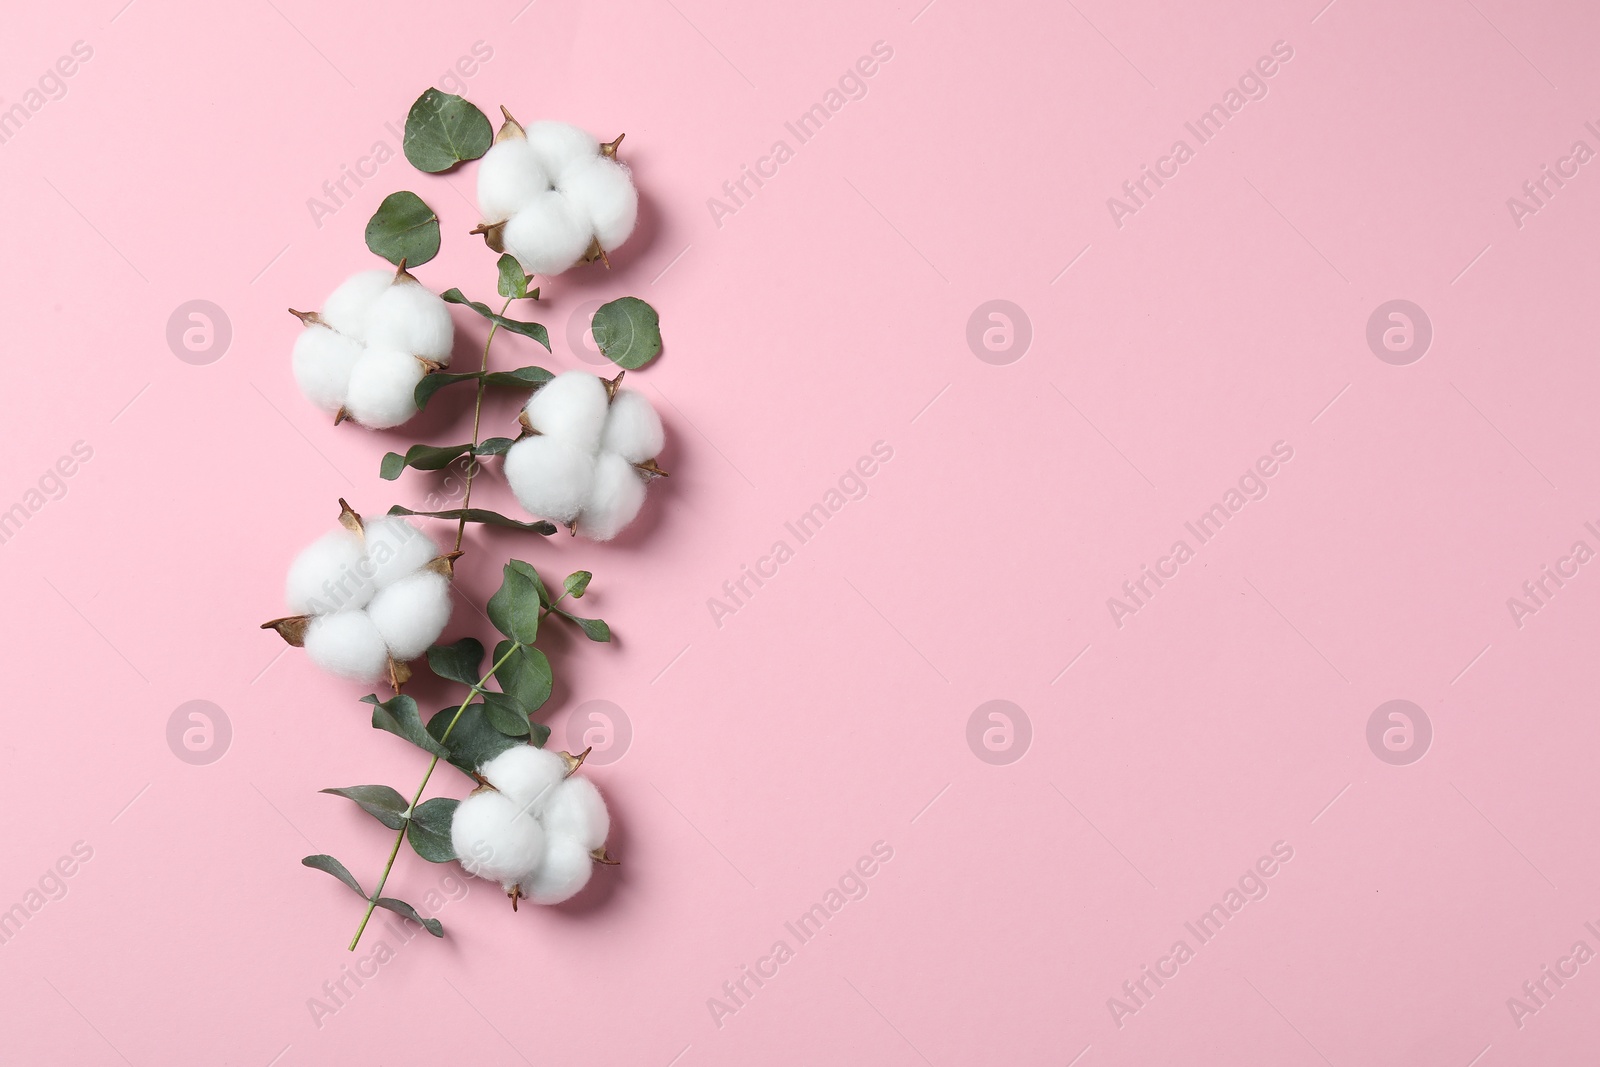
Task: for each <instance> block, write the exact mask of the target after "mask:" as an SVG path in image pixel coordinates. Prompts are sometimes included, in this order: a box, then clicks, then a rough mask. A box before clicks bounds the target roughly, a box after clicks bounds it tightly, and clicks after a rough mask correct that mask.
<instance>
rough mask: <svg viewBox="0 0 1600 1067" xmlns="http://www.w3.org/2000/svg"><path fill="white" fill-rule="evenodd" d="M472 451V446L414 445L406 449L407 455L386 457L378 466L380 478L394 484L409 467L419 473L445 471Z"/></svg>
mask: <svg viewBox="0 0 1600 1067" xmlns="http://www.w3.org/2000/svg"><path fill="white" fill-rule="evenodd" d="M471 451H472V445H471V444H465V445H412V446H411V447H410V448H408V449H406V454H405V455H403V456H402V455H400V453H398V452H390V453H388V454H387V455H385V456H384V457H383V462H382V463H380V464H379V465H378V477H380V478H382V479H383V480H384V481H389V482H392V481H394V480H395V479H396V478H398V477H400V472H401V471H403V470H405V469H406V468H407V467H413V468H415V469H416V470H419V471H437V470H443V469H444V468H446V467H448V466H450V464H452V463H454V462H455V461H456V460H458V459H460V458H461V457H462V456H465V455H467V454H468V453H469V452H471Z"/></svg>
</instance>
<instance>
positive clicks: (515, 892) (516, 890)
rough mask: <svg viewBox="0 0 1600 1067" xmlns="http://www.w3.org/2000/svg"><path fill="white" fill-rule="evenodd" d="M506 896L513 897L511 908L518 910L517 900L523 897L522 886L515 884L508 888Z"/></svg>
mask: <svg viewBox="0 0 1600 1067" xmlns="http://www.w3.org/2000/svg"><path fill="white" fill-rule="evenodd" d="M506 896H508V897H510V898H511V910H512V911H516V910H517V901H518V900H520V899H522V886H520V885H514V886H512V887H511V888H510V889H507V890H506Z"/></svg>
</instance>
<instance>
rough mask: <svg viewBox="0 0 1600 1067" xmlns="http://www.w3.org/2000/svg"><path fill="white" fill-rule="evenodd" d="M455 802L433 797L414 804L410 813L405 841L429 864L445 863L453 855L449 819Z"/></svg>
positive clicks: (453, 857) (454, 808) (451, 799)
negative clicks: (413, 808)
mask: <svg viewBox="0 0 1600 1067" xmlns="http://www.w3.org/2000/svg"><path fill="white" fill-rule="evenodd" d="M459 803H461V802H460V801H459V800H455V799H454V798H452V797H434V798H433V799H432V800H424V801H423V802H422V803H421V804H418V805H417V810H416V811H414V812H412V813H411V825H410V826H409V827H407V828H406V840H407V841H410V842H411V847H412V848H413V849H414V850H415V851H416V853H417V855H419V856H421V857H422V858H423V859H425V860H427V861H428V862H429V863H449V862H450V861H451V860H453V859H455V858H456V850H455V848H454V846H452V845H451V844H450V820H451V819H452V818H453V817H454V816H455V813H456V805H457V804H459Z"/></svg>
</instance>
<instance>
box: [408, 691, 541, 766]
mask: <svg viewBox="0 0 1600 1067" xmlns="http://www.w3.org/2000/svg"><path fill="white" fill-rule="evenodd" d="M457 710H458V709H457V708H445V709H444V710H443V711H441V712H439V714H437V715H435V716H434V717H433V718H431V719H429V720H428V733H429V734H431V735H432V736H433V737H435V738H438V737H443V736H444V732H445V730H446V729H447V728H449V729H450V736H449V737H448V738H446V739H445V747H446V748H447V749H448V750H449V754H448V755H447V756H445V759H446V760H448V761H449V763H450V765H451V766H453V767H455V768H457V769H458V770H460V771H461V772H462V773H463V774H466V775H468V776H469V777H470V776H471V775H473V774H474V773H476V771H477V770H478V768H479V767H481V766H483V765H484V764H485V763H488V762H489V761H490V760H492V759H494V758H495V757H496V756H498V755H500V753H502V752H504V751H505V750H506V749H508V748H510V747H511V746H512V745H515V744H520V743H521V742H520V740H519V739H517V738H511V737H507V736H506V735H505V734H503V733H501V732H500V731H499V730H496V729H495V728H494V727H493V726H491V725H490V724H489V720H488V718H487V717H485V715H484V710H483V705H482V704H468V705H467V706H466V707H465V708H460V709H459V710H460V712H461V717H460V718H456V711H457ZM452 720H454V722H455V726H454V727H450V723H451V721H452Z"/></svg>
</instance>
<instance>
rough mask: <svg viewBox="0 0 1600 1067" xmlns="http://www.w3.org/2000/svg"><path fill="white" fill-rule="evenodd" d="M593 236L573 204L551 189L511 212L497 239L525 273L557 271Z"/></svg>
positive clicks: (570, 262) (585, 247)
mask: <svg viewBox="0 0 1600 1067" xmlns="http://www.w3.org/2000/svg"><path fill="white" fill-rule="evenodd" d="M593 236H594V234H593V232H592V231H591V230H590V228H589V222H588V220H587V219H585V218H584V216H583V213H582V212H581V211H579V210H578V208H577V206H576V205H574V204H573V203H572V201H570V200H568V199H567V198H566V197H564V196H562V195H561V194H560V193H558V192H556V191H555V190H554V189H552V190H550V191H549V192H545V193H540V194H539V195H538V196H537V197H535V198H534V199H533V200H531V201H530V202H529V203H527V204H526V205H524V206H523V207H522V208H520V209H518V211H517V213H516V214H514V215H512V216H511V218H510V219H509V220H508V221H507V222H506V225H505V228H504V229H502V230H501V231H500V242H501V243H502V244H503V245H505V249H506V251H507V252H510V253H511V254H512V255H513V256H516V257H517V262H518V263H521V264H522V269H523V270H525V271H527V272H528V273H529V274H560V273H561V272H562V271H564V270H566V269H567V268H568V267H570V266H572V265H573V264H574V263H576V262H578V260H580V259H582V258H583V254H584V252H586V251H588V249H589V242H590V240H591V239H592V238H593Z"/></svg>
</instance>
